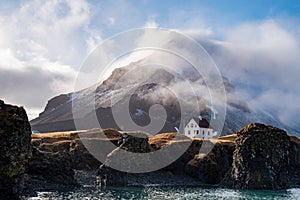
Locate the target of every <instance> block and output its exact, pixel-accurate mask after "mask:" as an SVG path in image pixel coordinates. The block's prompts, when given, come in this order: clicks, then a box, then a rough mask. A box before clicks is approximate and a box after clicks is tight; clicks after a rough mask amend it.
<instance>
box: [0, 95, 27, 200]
mask: <svg viewBox="0 0 300 200" xmlns="http://www.w3.org/2000/svg"><path fill="white" fill-rule="evenodd" d="M30 141H31V128H30V124H29V122H28V118H27V115H26V112H25V110H24V109H23V108H22V107H17V106H11V105H6V104H4V102H3V101H1V100H0V199H4V198H5V199H13V198H14V197H15V198H17V196H18V195H19V194H20V192H21V191H22V190H23V188H24V180H25V179H24V177H25V170H26V167H27V163H28V159H29V158H30V156H31V143H30Z"/></svg>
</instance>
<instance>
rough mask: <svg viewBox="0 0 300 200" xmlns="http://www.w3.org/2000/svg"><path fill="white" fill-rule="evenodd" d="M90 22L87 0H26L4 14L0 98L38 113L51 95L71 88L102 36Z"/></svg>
mask: <svg viewBox="0 0 300 200" xmlns="http://www.w3.org/2000/svg"><path fill="white" fill-rule="evenodd" d="M89 23H90V6H89V4H88V3H87V2H86V1H84V0H79V1H71V0H62V1H56V0H52V1H47V2H42V1H38V0H34V1H25V2H23V3H22V4H21V5H19V7H17V8H15V9H12V10H11V12H10V13H9V12H8V13H6V15H0V27H1V29H0V57H1V59H0V87H1V97H0V98H2V99H4V100H5V101H6V102H7V103H11V104H18V105H23V106H25V108H26V109H27V110H28V113H29V116H30V118H33V117H34V116H36V115H37V114H38V113H39V112H41V110H42V109H43V107H44V106H45V103H46V102H47V100H49V98H52V97H53V96H55V95H58V94H59V93H66V92H71V91H72V90H73V88H74V81H75V78H76V75H77V72H76V71H77V69H78V67H79V66H80V64H81V63H82V60H83V59H84V58H85V57H86V55H87V53H89V51H90V50H91V49H92V48H94V47H95V46H96V45H97V44H96V43H97V42H99V41H101V36H100V32H99V31H95V30H92V29H90V28H89Z"/></svg>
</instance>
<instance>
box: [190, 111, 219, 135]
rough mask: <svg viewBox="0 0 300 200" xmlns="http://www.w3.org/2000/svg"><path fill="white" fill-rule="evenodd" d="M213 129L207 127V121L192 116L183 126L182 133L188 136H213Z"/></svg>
mask: <svg viewBox="0 0 300 200" xmlns="http://www.w3.org/2000/svg"><path fill="white" fill-rule="evenodd" d="M214 134H215V133H214V132H213V129H211V128H209V122H208V121H207V120H206V119H203V118H202V117H201V116H199V118H194V117H193V118H192V119H190V121H189V122H188V123H187V124H186V126H185V127H184V135H186V136H188V137H190V138H212V137H213V136H214Z"/></svg>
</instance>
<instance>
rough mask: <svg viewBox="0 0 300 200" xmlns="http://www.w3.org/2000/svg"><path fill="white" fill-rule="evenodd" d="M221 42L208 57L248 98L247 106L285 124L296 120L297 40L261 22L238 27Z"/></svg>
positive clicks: (298, 91)
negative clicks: (270, 114)
mask: <svg viewBox="0 0 300 200" xmlns="http://www.w3.org/2000/svg"><path fill="white" fill-rule="evenodd" d="M295 28H297V25H295ZM224 40H225V41H224V42H216V43H215V45H216V46H217V47H218V48H216V49H215V50H214V51H213V53H212V55H213V57H214V59H215V61H216V62H217V64H218V65H219V66H220V68H221V70H222V72H223V73H224V74H225V76H227V77H229V78H230V79H231V81H233V82H235V85H236V86H237V87H239V90H240V91H242V93H246V94H248V102H249V103H250V104H251V105H252V106H253V107H256V108H261V109H264V110H268V111H271V112H273V113H275V114H276V116H277V117H278V118H280V119H281V120H282V122H284V123H286V124H291V121H293V120H295V118H299V117H300V115H299V113H300V107H299V106H298V105H297V102H298V101H299V99H300V88H299V86H298V80H299V74H300V68H299V63H300V57H299V55H300V40H299V38H298V37H297V36H296V35H294V33H293V32H291V31H288V30H287V29H286V28H284V27H283V26H282V25H281V24H280V23H278V22H277V21H274V20H265V21H260V22H254V23H245V24H241V25H240V26H238V27H236V28H233V29H231V30H229V31H228V32H227V35H226V37H225V39H224Z"/></svg>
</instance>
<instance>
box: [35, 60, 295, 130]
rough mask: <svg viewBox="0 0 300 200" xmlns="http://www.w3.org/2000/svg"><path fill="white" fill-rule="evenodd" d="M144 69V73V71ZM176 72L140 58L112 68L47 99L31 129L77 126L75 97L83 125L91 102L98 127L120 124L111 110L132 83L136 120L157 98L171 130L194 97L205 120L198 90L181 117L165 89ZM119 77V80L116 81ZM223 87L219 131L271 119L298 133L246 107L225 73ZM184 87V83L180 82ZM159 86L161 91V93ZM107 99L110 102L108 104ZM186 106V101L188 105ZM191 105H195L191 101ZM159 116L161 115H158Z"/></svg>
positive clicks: (144, 120) (142, 120)
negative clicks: (104, 75) (107, 74)
mask: <svg viewBox="0 0 300 200" xmlns="http://www.w3.org/2000/svg"><path fill="white" fill-rule="evenodd" d="M132 68H133V69H134V70H135V71H136V73H137V74H138V75H137V76H134V77H130V78H127V79H122V80H121V79H120V78H121V77H122V76H123V75H124V74H126V73H127V72H128V70H129V69H132ZM143 72H146V73H143ZM184 73H186V75H187V76H188V77H190V80H189V81H190V82H191V83H192V84H194V85H198V86H202V87H205V82H204V80H203V79H202V78H201V77H200V76H195V73H193V72H190V71H187V72H184ZM178 80H179V77H175V76H174V75H173V74H171V73H169V72H168V71H166V70H164V69H155V68H145V67H140V66H139V62H136V63H131V64H130V65H128V66H126V67H123V68H117V69H115V70H114V71H113V72H112V74H111V76H110V77H108V78H107V79H106V80H105V81H103V82H102V83H100V84H98V85H94V86H92V87H90V88H87V89H85V90H82V91H78V92H75V93H69V94H62V95H59V96H57V97H54V98H52V99H51V100H49V101H48V103H47V105H46V107H45V110H44V111H43V112H42V113H41V114H40V115H39V117H37V118H36V119H34V120H32V121H31V125H32V128H33V130H39V131H40V132H52V131H68V130H75V129H76V128H75V125H74V121H73V114H72V103H76V105H77V106H79V107H80V108H81V110H80V112H81V114H82V116H84V118H85V119H86V121H87V123H86V127H84V128H86V129H90V128H95V127H93V126H92V125H90V124H89V123H88V122H89V119H90V118H91V117H92V114H91V113H86V111H85V108H86V106H87V105H90V104H91V103H93V102H95V106H96V113H97V117H98V120H99V122H100V125H101V127H102V128H115V129H119V130H120V128H119V127H118V126H117V124H116V122H115V121H114V118H113V115H112V106H117V105H121V104H122V103H124V102H123V101H124V98H125V97H126V96H128V95H129V93H131V92H130V91H131V88H133V87H135V88H137V89H136V90H135V91H134V93H133V95H131V97H130V105H129V111H130V115H131V118H132V119H133V120H134V121H135V123H137V124H138V125H140V126H142V125H147V124H148V123H149V122H150V118H149V108H150V107H151V105H154V104H161V105H163V106H164V108H165V110H166V112H167V121H166V123H165V126H164V127H163V129H162V130H161V131H160V132H161V133H162V132H174V131H175V129H174V127H178V126H179V123H180V121H181V120H185V121H187V120H188V118H189V117H191V113H192V110H193V103H198V104H199V106H200V108H201V115H203V116H204V117H205V118H207V119H208V120H209V119H210V116H211V115H212V110H211V109H212V108H211V107H209V106H208V105H206V99H205V98H204V97H202V96H201V95H199V96H198V100H199V101H198V102H191V100H190V99H192V98H191V97H190V96H189V94H187V95H185V96H184V98H185V102H186V104H187V105H188V106H189V105H191V106H190V107H189V109H190V111H189V110H188V111H186V113H183V116H184V119H181V117H180V116H181V113H180V105H179V103H178V100H177V98H176V96H175V95H174V93H173V92H172V91H171V90H166V89H165V86H168V87H170V88H172V87H173V88H174V87H175V86H174V85H175V84H176V83H178ZM120 81H122V82H121V83H120ZM223 81H224V85H225V89H226V92H227V93H228V94H230V95H228V96H229V98H228V102H227V115H226V120H225V125H224V129H223V132H222V134H223V135H227V134H230V133H234V132H236V131H237V130H239V129H241V128H242V127H244V126H245V125H247V124H249V123H253V122H259V123H265V124H270V125H273V126H276V127H279V128H281V129H284V130H286V131H287V132H289V133H292V134H295V135H298V136H299V132H298V131H297V128H295V127H288V126H286V125H284V124H282V123H280V121H279V120H278V119H277V118H276V117H274V116H272V115H271V114H270V113H267V112H265V111H263V110H254V109H251V108H249V107H248V105H247V103H246V102H243V101H242V100H241V99H242V98H240V97H238V96H237V95H236V94H235V90H234V86H233V85H232V84H231V83H230V82H229V80H228V79H226V78H223ZM117 83H118V84H121V85H122V87H121V88H115V85H116V84H117ZM182 90H185V88H182ZM162 91H163V93H162ZM111 102H113V105H112V106H111ZM188 106H187V107H188ZM194 106H195V105H194ZM158 117H159V116H158Z"/></svg>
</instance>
